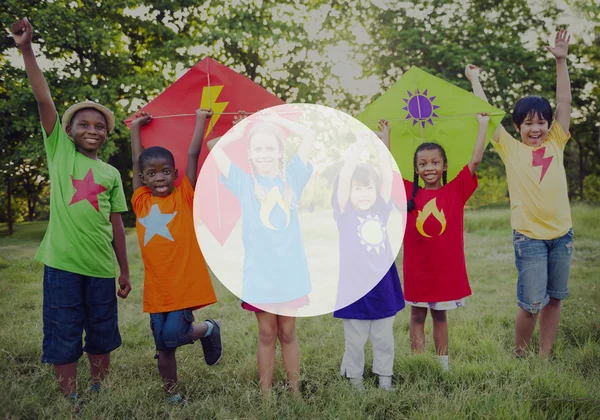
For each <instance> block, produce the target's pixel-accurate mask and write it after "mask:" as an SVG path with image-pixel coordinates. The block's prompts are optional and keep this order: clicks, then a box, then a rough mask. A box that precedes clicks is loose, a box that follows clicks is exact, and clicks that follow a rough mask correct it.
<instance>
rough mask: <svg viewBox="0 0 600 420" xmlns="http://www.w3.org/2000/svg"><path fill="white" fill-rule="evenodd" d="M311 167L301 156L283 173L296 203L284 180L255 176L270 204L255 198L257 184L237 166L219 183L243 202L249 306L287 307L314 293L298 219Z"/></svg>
mask: <svg viewBox="0 0 600 420" xmlns="http://www.w3.org/2000/svg"><path fill="white" fill-rule="evenodd" d="M312 172H313V167H312V165H311V164H310V163H309V164H308V165H304V162H302V159H300V157H299V156H298V155H295V156H294V158H293V159H292V160H291V161H290V163H289V164H288V166H287V168H286V170H285V178H286V182H287V183H288V184H289V186H290V187H291V188H292V191H293V196H294V198H293V200H292V202H291V203H290V204H289V205H288V204H286V202H285V198H284V196H285V185H284V181H283V179H282V178H281V177H280V176H274V177H265V176H260V175H257V176H256V182H258V184H259V185H260V186H261V187H262V188H263V189H264V192H265V193H266V199H265V200H264V201H263V202H262V203H261V202H260V201H258V199H257V198H256V194H255V191H254V190H255V185H254V179H253V178H252V176H251V175H249V174H247V173H246V172H244V171H243V170H241V169H240V168H239V167H238V166H236V165H235V164H234V163H233V162H232V163H231V166H230V168H229V176H228V177H227V178H225V177H224V176H223V175H221V182H222V183H223V185H225V187H227V189H229V190H230V191H231V192H232V193H233V194H234V195H235V196H236V197H237V198H238V200H239V201H240V206H241V209H242V242H243V244H244V251H245V255H244V273H243V290H242V300H244V301H245V302H248V303H251V304H253V303H254V304H261V303H263V304H268V303H282V302H289V301H291V300H294V299H298V298H301V297H303V296H306V295H308V294H309V293H310V292H311V290H312V289H311V284H310V277H309V273H308V265H307V262H306V254H305V252H304V243H303V241H302V235H301V232H300V222H299V220H298V201H299V199H300V197H301V196H302V191H303V190H304V187H305V186H306V183H307V182H308V180H309V179H310V177H311V175H312Z"/></svg>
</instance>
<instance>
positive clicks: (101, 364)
mask: <svg viewBox="0 0 600 420" xmlns="http://www.w3.org/2000/svg"><path fill="white" fill-rule="evenodd" d="M88 360H89V361H90V376H91V377H92V384H100V382H102V381H103V380H104V378H105V377H106V375H107V374H108V368H109V367H110V353H104V354H89V353H88Z"/></svg>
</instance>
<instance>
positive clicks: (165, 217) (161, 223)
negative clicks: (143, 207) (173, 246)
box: [138, 204, 177, 246]
mask: <svg viewBox="0 0 600 420" xmlns="http://www.w3.org/2000/svg"><path fill="white" fill-rule="evenodd" d="M176 214H177V212H175V213H161V212H160V209H159V208H158V204H153V205H152V207H151V208H150V213H148V216H146V217H141V218H139V219H138V221H139V222H140V224H141V225H142V226H144V227H145V228H146V233H145V234H144V246H146V244H147V243H148V242H149V241H150V239H152V237H153V236H154V235H160V236H162V237H163V238H167V239H168V240H170V241H173V242H175V239H173V236H171V232H169V228H168V227H167V224H169V222H170V221H171V220H173V218H174V217H175V215H176Z"/></svg>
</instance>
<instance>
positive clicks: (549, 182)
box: [493, 120, 572, 240]
mask: <svg viewBox="0 0 600 420" xmlns="http://www.w3.org/2000/svg"><path fill="white" fill-rule="evenodd" d="M570 137H571V134H570V133H568V134H565V132H564V131H563V129H562V127H561V126H560V124H559V123H558V121H556V120H555V121H554V122H553V123H552V126H551V127H550V131H549V132H548V136H547V137H546V139H545V140H544V142H543V143H542V144H541V145H539V146H538V147H531V146H527V145H526V144H524V143H523V142H521V141H518V140H515V139H514V138H513V137H512V136H511V135H510V134H508V132H507V131H506V130H504V129H501V130H500V137H499V139H498V141H494V142H493V145H494V147H495V148H496V150H497V151H498V154H499V155H500V157H501V158H502V161H503V162H504V165H505V166H506V178H507V182H508V192H509V194H510V207H511V223H512V227H513V229H514V230H516V231H517V232H520V233H522V234H523V235H525V236H529V237H530V238H534V239H540V240H548V239H555V238H559V237H561V236H563V235H565V234H566V233H567V232H568V231H569V229H571V226H572V222H571V207H570V205H569V197H568V194H567V175H566V173H565V167H564V164H563V155H564V149H565V144H566V143H567V140H569V138H570Z"/></svg>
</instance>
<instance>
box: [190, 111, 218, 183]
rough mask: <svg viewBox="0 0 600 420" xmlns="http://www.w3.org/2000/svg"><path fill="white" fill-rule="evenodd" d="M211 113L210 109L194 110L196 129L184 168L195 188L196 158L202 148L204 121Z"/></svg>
mask: <svg viewBox="0 0 600 420" xmlns="http://www.w3.org/2000/svg"><path fill="white" fill-rule="evenodd" d="M212 114H213V112H212V111H211V110H210V109H198V110H196V128H195V129H194V135H193V136H192V141H191V143H190V148H189V149H188V161H187V167H186V168H185V174H186V176H187V178H188V180H189V181H190V184H192V187H193V188H195V187H196V173H197V172H198V158H199V157H200V149H201V148H202V140H203V139H204V128H205V127H206V119H207V118H209V119H210V118H211V117H212Z"/></svg>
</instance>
